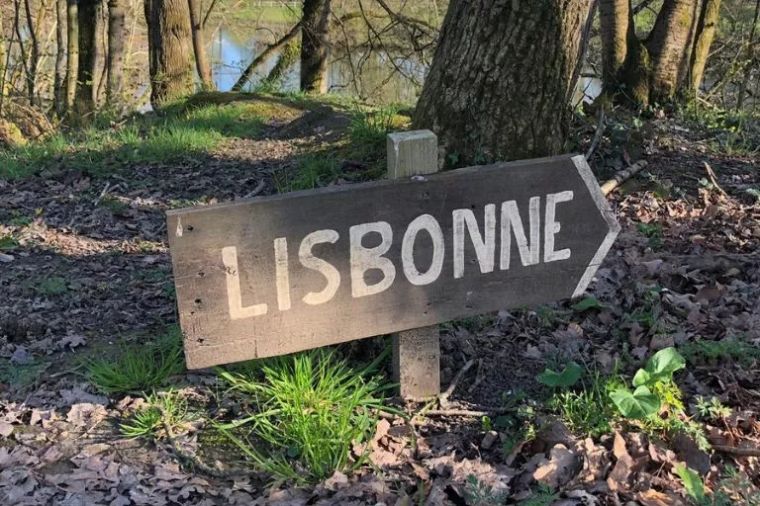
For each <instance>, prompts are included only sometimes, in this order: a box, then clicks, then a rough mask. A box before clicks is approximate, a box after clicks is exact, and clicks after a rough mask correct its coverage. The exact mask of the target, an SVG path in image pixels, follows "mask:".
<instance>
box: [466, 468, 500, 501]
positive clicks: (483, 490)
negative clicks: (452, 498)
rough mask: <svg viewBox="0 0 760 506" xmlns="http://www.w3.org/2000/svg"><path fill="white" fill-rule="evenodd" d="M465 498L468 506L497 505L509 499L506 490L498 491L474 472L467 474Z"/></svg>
mask: <svg viewBox="0 0 760 506" xmlns="http://www.w3.org/2000/svg"><path fill="white" fill-rule="evenodd" d="M464 500H465V501H466V502H467V506H496V505H498V504H504V501H506V500H507V493H506V492H496V491H494V489H493V487H492V486H491V485H488V484H487V483H483V482H482V481H480V480H478V477H477V476H475V475H474V474H471V475H469V476H467V482H466V483H465V485H464Z"/></svg>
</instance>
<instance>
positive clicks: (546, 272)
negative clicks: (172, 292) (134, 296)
mask: <svg viewBox="0 0 760 506" xmlns="http://www.w3.org/2000/svg"><path fill="white" fill-rule="evenodd" d="M618 230H619V226H618V223H617V221H616V220H615V218H614V217H613V215H612V214H611V212H610V210H609V208H608V206H607V203H606V201H605V199H604V197H603V196H602V193H601V191H600V190H599V186H598V185H597V183H596V179H595V178H594V176H593V174H592V173H591V170H590V169H589V167H588V165H587V163H586V161H585V159H584V158H583V157H582V156H575V157H570V156H560V157H554V158H544V159H537V160H527V161H520V162H512V163H497V164H495V165H489V166H480V167H470V168H465V169H460V170H455V171H450V172H443V173H439V174H435V175H430V176H416V177H412V178H407V179H397V180H392V181H380V182H373V183H366V184H357V185H346V186H335V187H331V188H325V189H320V190H313V191H305V192H297V193H289V194H285V195H275V196H272V197H263V198H255V199H250V200H245V201H240V202H235V203H230V204H220V205H214V206H208V207H198V208H191V209H183V210H176V211H169V212H168V232H169V244H170V249H171V255H172V261H173V265H174V277H175V282H176V287H177V299H178V304H179V316H180V322H181V326H182V329H183V331H184V335H185V352H186V357H187V364H188V367H190V368H200V367H207V366H211V365H215V364H222V363H229V362H236V361H241V360H247V359H252V358H259V357H268V356H273V355H282V354H286V353H291V352H295V351H299V350H304V349H308V348H315V347H319V346H324V345H329V344H335V343H340V342H344V341H349V340H353V339H358V338H362V337H368V336H373V335H378V334H386V333H391V332H397V331H400V330H405V329H411V328H417V327H423V326H427V325H433V324H436V323H440V322H443V321H447V320H451V319H454V318H458V317H464V316H469V315H475V314H479V313H484V312H488V311H493V310H498V309H501V308H508V307H515V306H530V305H535V304H540V303H545V302H549V301H554V300H558V299H563V298H568V297H572V296H578V295H581V294H582V293H583V292H584V290H585V289H586V287H587V285H588V283H589V281H590V280H591V278H592V277H593V275H594V273H595V271H596V269H597V267H598V266H599V264H600V263H601V261H602V259H603V258H604V256H605V254H606V253H607V251H608V250H609V248H610V246H611V245H612V242H613V241H614V239H615V236H616V235H617V233H618Z"/></svg>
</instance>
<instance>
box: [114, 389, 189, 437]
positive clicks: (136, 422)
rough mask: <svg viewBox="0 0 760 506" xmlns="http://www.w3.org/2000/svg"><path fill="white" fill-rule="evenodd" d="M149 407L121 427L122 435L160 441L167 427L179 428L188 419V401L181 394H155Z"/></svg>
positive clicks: (134, 415)
mask: <svg viewBox="0 0 760 506" xmlns="http://www.w3.org/2000/svg"><path fill="white" fill-rule="evenodd" d="M146 402H147V405H146V406H145V407H143V408H142V409H139V410H137V411H136V412H135V413H134V414H132V416H130V417H129V418H128V419H127V421H125V422H123V423H121V424H120V425H119V431H120V432H121V433H122V435H124V436H126V437H129V438H139V437H144V438H147V439H159V438H160V437H162V433H161V431H162V430H163V429H165V428H166V427H167V426H169V427H172V428H174V427H178V426H179V425H180V424H181V423H182V422H183V421H184V420H185V419H186V418H187V401H186V400H185V398H184V397H183V396H182V394H180V393H179V392H177V391H175V390H168V391H166V392H160V393H153V394H151V395H149V396H148V397H147V399H146Z"/></svg>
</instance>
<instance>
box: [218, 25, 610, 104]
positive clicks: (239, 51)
mask: <svg viewBox="0 0 760 506" xmlns="http://www.w3.org/2000/svg"><path fill="white" fill-rule="evenodd" d="M266 45H267V43H266V42H264V41H262V40H261V39H260V38H257V37H254V36H252V37H247V38H242V40H241V37H239V36H236V35H235V33H233V32H232V31H231V30H229V29H228V28H227V27H225V26H220V27H219V28H218V29H217V30H216V31H215V33H214V36H213V39H212V41H211V47H210V51H211V61H212V65H213V73H214V83H215V84H216V87H217V89H218V90H219V91H229V90H230V89H231V88H232V86H233V85H234V84H235V83H236V82H237V80H238V78H239V77H240V74H241V73H242V72H243V69H245V68H246V67H247V66H248V64H249V63H250V62H251V61H253V59H254V58H255V57H256V55H258V54H259V53H260V52H261V51H263V50H264V48H265V47H266ZM278 57H279V55H278V54H274V55H272V56H271V57H270V58H269V59H268V60H267V61H266V62H265V63H264V64H263V65H262V66H261V68H260V69H259V73H258V74H257V75H255V76H254V77H253V78H252V79H251V81H249V83H248V85H247V86H246V87H245V90H246V91H250V90H252V89H254V88H255V87H256V85H257V83H258V82H259V81H261V79H263V78H264V77H265V76H266V75H267V74H268V73H269V72H270V71H271V70H272V68H273V67H274V65H275V64H276V63H277V59H278ZM350 57H351V59H352V60H353V62H354V64H353V68H357V69H358V70H357V72H356V78H355V79H353V78H352V76H353V71H352V65H351V64H350V63H349V61H348V59H349V55H347V54H333V55H332V58H331V59H330V63H329V66H328V71H327V85H328V89H329V90H330V91H331V92H337V93H347V94H351V95H355V96H359V97H360V98H362V99H366V100H370V101H373V102H376V103H386V104H387V103H405V104H413V103H414V102H415V101H416V99H417V96H418V94H419V91H420V86H419V84H417V83H422V81H423V79H424V77H425V73H426V72H427V65H426V64H425V63H423V62H421V61H419V60H416V59H414V58H404V57H396V56H392V55H389V54H387V53H385V52H379V51H375V52H372V53H369V54H368V53H367V52H362V51H356V52H354V53H353V54H351V55H350ZM299 73H300V63H299V62H298V61H296V63H295V64H294V65H292V66H291V67H290V68H289V69H288V70H287V72H286V73H285V75H284V77H283V80H282V83H281V87H282V89H283V91H297V90H298V87H299ZM599 93H601V81H600V80H599V79H595V78H588V77H583V78H581V80H580V81H579V83H578V89H577V90H576V97H575V102H576V103H577V102H579V101H580V100H582V99H585V100H587V101H589V100H593V99H594V98H596V97H597V96H598V95H599ZM584 95H585V98H584Z"/></svg>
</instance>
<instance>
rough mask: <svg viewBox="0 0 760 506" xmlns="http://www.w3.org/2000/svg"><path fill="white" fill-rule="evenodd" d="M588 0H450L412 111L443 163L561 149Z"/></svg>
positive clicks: (517, 155)
mask: <svg viewBox="0 0 760 506" xmlns="http://www.w3.org/2000/svg"><path fill="white" fill-rule="evenodd" d="M588 11H589V2H588V1H587V0H545V1H543V2H542V3H541V8H540V9H539V8H536V6H535V5H533V4H532V3H530V2H503V1H500V0H452V1H451V2H450V4H449V8H448V11H447V13H446V18H445V19H444V22H443V27H442V29H441V35H440V40H439V43H438V47H437V49H436V52H435V56H434V57H433V63H432V66H431V68H430V72H429V74H428V76H427V79H426V80H425V84H424V86H423V88H422V94H421V96H420V99H419V102H418V103H417V109H416V110H415V113H414V126H415V127H416V128H430V129H432V130H433V131H434V132H435V133H436V134H438V140H439V144H440V146H441V148H442V151H443V152H442V154H443V155H444V160H445V162H446V165H448V166H463V165H469V164H473V163H483V162H488V161H494V160H515V159H520V158H531V157H536V156H544V155H552V154H557V153H561V152H563V151H564V150H565V141H566V139H567V135H568V131H569V126H570V119H571V115H572V111H571V99H572V95H573V91H574V89H575V84H576V83H575V80H574V77H573V76H574V70H575V68H576V65H577V64H578V60H579V55H580V51H579V48H580V44H581V33H582V31H583V27H584V23H585V22H586V19H587V16H588Z"/></svg>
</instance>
